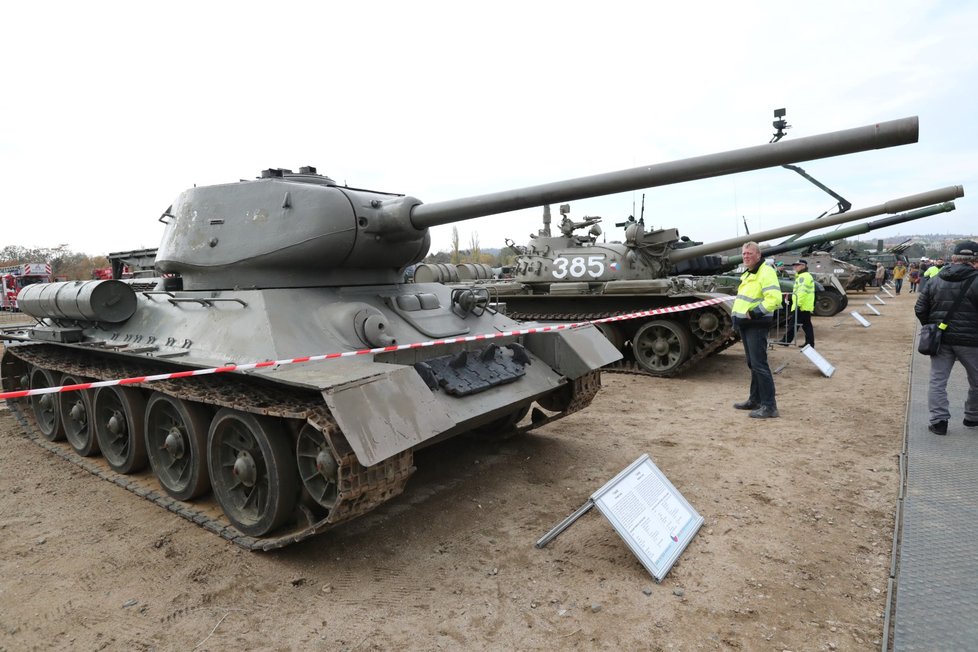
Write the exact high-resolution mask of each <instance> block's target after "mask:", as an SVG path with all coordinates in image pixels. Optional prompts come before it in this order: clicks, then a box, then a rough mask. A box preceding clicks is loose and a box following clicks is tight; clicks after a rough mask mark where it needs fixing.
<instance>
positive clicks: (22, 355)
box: [3, 344, 601, 551]
mask: <svg viewBox="0 0 978 652" xmlns="http://www.w3.org/2000/svg"><path fill="white" fill-rule="evenodd" d="M8 354H9V355H10V356H11V357H14V358H16V359H18V360H21V361H23V362H25V363H28V364H32V365H35V366H40V367H44V368H47V369H54V370H56V371H60V372H62V373H67V374H71V375H73V376H76V377H83V378H94V379H96V380H111V379H117V378H131V377H136V376H146V375H151V374H155V373H164V372H165V371H166V369H164V368H162V367H161V366H156V365H153V364H151V363H141V362H140V361H133V360H126V359H121V358H116V357H107V356H99V355H92V354H91V353H89V352H87V351H80V350H77V349H65V348H62V347H58V346H53V345H46V344H38V345H21V346H13V347H9V348H7V349H5V351H4V360H3V362H4V367H5V368H6V367H9V363H10V361H9V359H8V358H7V357H6V356H7V355H8ZM136 386H139V387H147V388H151V389H153V390H156V391H159V392H161V393H163V394H167V395H169V396H173V397H175V398H179V399H182V400H187V401H196V402H199V403H204V404H208V405H214V406H220V407H229V408H233V409H236V410H242V411H244V412H251V413H254V414H261V415H266V416H272V417H281V418H285V419H305V420H306V422H307V423H309V424H310V425H312V426H313V427H314V428H316V429H317V430H319V431H320V432H322V433H323V436H324V437H325V438H326V441H327V443H328V444H329V446H330V449H331V452H332V453H333V456H334V458H335V459H336V461H337V464H338V467H339V468H338V496H337V501H336V504H335V505H334V506H333V507H332V508H331V509H330V511H329V514H328V515H327V516H326V517H325V518H320V519H318V520H317V519H316V517H315V516H314V515H313V514H312V512H311V511H309V510H308V508H306V507H305V506H303V505H301V503H300V510H301V511H302V512H303V514H304V516H305V523H302V524H298V525H296V526H295V527H293V529H292V530H290V531H288V532H286V533H284V534H279V535H277V536H270V537H261V538H258V537H252V536H248V535H245V534H242V533H241V532H239V531H238V530H237V529H235V528H234V527H233V526H232V525H231V524H230V523H229V522H228V521H227V519H226V518H225V517H224V516H223V515H221V516H219V517H215V516H214V515H213V514H211V513H209V512H208V511H206V510H203V509H200V508H198V507H196V506H195V505H194V504H192V503H187V502H182V501H179V500H174V499H173V498H171V497H170V496H169V495H167V494H166V493H165V492H164V491H162V490H158V489H157V488H156V483H155V480H154V481H153V483H152V484H149V483H146V482H143V481H141V480H140V479H137V478H134V477H133V476H127V475H123V474H121V473H117V472H115V471H113V470H112V469H110V468H109V467H108V466H107V465H104V464H99V463H98V462H96V461H94V459H92V458H86V457H82V456H81V455H79V454H78V453H76V452H75V451H74V449H72V448H71V446H69V445H68V444H67V443H64V442H59V443H53V442H50V441H48V440H46V439H44V438H43V437H42V436H41V435H40V434H39V432H38V431H37V430H36V428H35V426H36V424H35V423H34V417H33V414H32V411H31V410H30V409H29V407H28V408H27V409H26V410H22V409H21V407H22V406H29V399H18V400H8V401H7V404H8V405H9V406H10V407H11V410H12V412H13V414H14V415H15V416H16V418H17V420H18V421H19V422H20V423H21V425H22V427H23V429H24V432H25V435H26V436H27V437H28V438H29V439H31V440H32V441H34V443H36V444H37V445H39V446H40V447H42V448H44V449H45V450H48V451H50V452H51V453H54V454H55V455H57V456H58V457H61V458H63V459H65V460H67V461H69V462H71V463H72V464H75V465H76V466H78V467H80V468H82V469H84V470H86V471H88V472H89V473H92V474H93V475H95V476H98V477H99V478H101V479H103V480H108V481H109V482H112V483H114V484H116V485H118V486H120V487H122V488H123V489H126V490H128V491H130V492H132V493H134V494H136V495H137V496H139V497H141V498H145V499H146V500H149V501H151V502H153V503H156V504H157V505H159V506H160V507H163V508H165V509H167V510H169V511H171V512H173V513H174V514H176V515H178V516H180V517H181V518H184V519H185V520H188V521H190V522H191V523H194V524H196V525H199V526H200V527H202V528H204V529H205V530H209V531H211V532H213V533H214V534H217V535H219V536H221V537H223V538H225V539H227V540H228V541H230V542H232V543H234V544H235V545H237V546H240V547H242V548H244V549H246V550H251V551H267V550H275V549H278V548H283V547H285V546H287V545H290V544H293V543H298V542H299V541H302V540H304V539H307V538H309V537H311V536H313V535H314V534H317V533H319V532H324V531H326V530H328V529H329V528H331V527H332V526H334V525H336V524H338V523H341V522H344V521H348V520H351V519H353V518H356V517H358V516H360V515H362V514H365V513H367V512H369V511H371V510H373V509H375V508H376V507H378V506H379V505H381V504H382V503H384V502H387V501H388V500H390V499H392V498H394V497H395V496H397V495H399V494H400V493H401V492H402V491H403V490H404V487H405V485H406V484H407V480H408V478H409V477H410V476H411V474H412V473H413V472H414V470H415V467H414V465H413V459H414V458H413V453H412V451H411V450H406V451H403V452H401V453H398V454H397V455H394V456H392V457H390V458H388V459H386V460H384V461H383V462H381V463H379V464H376V465H374V466H371V467H364V466H363V465H361V464H360V462H359V461H358V460H357V459H356V454H355V453H354V452H353V449H352V448H351V447H350V445H349V443H348V442H347V441H346V438H345V437H344V436H343V433H342V432H341V431H340V428H339V426H338V425H337V423H336V420H335V419H333V417H332V415H331V414H330V413H329V410H328V409H327V407H326V406H325V404H323V403H322V402H321V401H322V398H321V397H320V396H319V395H318V393H316V392H312V391H309V392H305V393H303V392H301V391H297V390H295V388H291V387H289V388H280V387H275V386H274V385H269V384H267V383H263V382H259V381H256V380H255V379H252V378H247V377H244V376H243V375H241V374H233V375H232V374H222V375H221V377H215V376H213V375H208V376H194V377H191V378H185V379H180V380H163V381H157V382H153V383H139V384H136ZM571 388H572V389H571V397H570V400H569V403H568V406H567V408H566V409H564V410H563V411H561V412H559V413H558V414H555V415H552V416H549V417H547V418H546V419H543V420H538V421H536V422H533V423H530V424H528V425H526V426H523V427H521V428H517V429H516V431H517V433H523V432H526V431H528V430H532V429H534V428H539V427H540V426H542V425H545V424H547V423H550V422H552V421H556V420H557V419H560V418H562V417H564V416H567V415H568V414H571V413H573V412H577V411H578V410H580V409H583V408H585V407H587V405H588V404H590V403H591V401H592V399H593V398H594V396H595V395H596V394H597V392H598V390H599V389H600V388H601V374H600V372H598V371H592V372H590V373H588V374H585V375H584V376H581V377H580V378H578V379H576V380H574V381H572V382H571Z"/></svg>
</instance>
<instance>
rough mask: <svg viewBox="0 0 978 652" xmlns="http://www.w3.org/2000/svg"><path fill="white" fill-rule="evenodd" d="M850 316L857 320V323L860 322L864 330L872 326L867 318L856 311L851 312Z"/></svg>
mask: <svg viewBox="0 0 978 652" xmlns="http://www.w3.org/2000/svg"><path fill="white" fill-rule="evenodd" d="M849 314H850V315H852V318H853V319H855V320H856V321H858V322H859V323H860V324H862V325H863V328H869V327H870V325H871V324H870V323H869V322H868V321H866V318H865V317H863V316H862V315H860V314H859V313H858V312H856V311H855V310H850V311H849Z"/></svg>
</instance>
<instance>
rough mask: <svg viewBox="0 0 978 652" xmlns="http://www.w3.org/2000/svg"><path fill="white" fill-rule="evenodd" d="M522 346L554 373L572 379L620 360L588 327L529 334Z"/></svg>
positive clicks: (593, 330) (591, 327)
mask: <svg viewBox="0 0 978 652" xmlns="http://www.w3.org/2000/svg"><path fill="white" fill-rule="evenodd" d="M524 345H525V346H526V348H527V349H528V350H529V351H530V352H532V353H533V354H534V355H536V356H537V357H539V358H540V359H541V360H543V362H544V363H545V364H547V365H549V366H550V367H552V368H553V369H554V370H556V371H557V373H559V374H561V375H564V376H566V377H568V378H572V379H573V378H580V377H581V376H583V375H584V374H586V373H589V372H591V371H594V370H595V369H597V368H599V367H603V366H605V365H607V364H611V363H612V362H617V361H618V360H621V352H620V351H619V350H618V349H616V348H615V347H614V346H613V345H612V344H611V342H609V341H608V340H607V339H606V338H605V336H604V335H602V334H601V331H599V330H598V329H597V328H595V327H594V326H591V325H588V326H582V327H580V328H574V329H571V330H563V331H554V332H551V333H532V334H530V335H527V336H526V338H525V339H524Z"/></svg>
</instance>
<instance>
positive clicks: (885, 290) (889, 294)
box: [880, 287, 893, 299]
mask: <svg viewBox="0 0 978 652" xmlns="http://www.w3.org/2000/svg"><path fill="white" fill-rule="evenodd" d="M880 289H881V290H883V291H884V292H886V294H887V296H888V297H890V298H891V299H892V298H893V293H892V292H890V291H889V290H887V289H886V288H885V287H883V288H880Z"/></svg>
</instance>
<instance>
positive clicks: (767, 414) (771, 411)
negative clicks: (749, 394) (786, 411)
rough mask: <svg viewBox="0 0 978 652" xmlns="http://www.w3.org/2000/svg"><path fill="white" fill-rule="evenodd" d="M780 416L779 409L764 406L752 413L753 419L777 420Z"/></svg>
mask: <svg viewBox="0 0 978 652" xmlns="http://www.w3.org/2000/svg"><path fill="white" fill-rule="evenodd" d="M779 416H781V415H780V414H778V408H776V407H768V406H766V405H762V406H761V407H759V408H757V409H756V410H753V411H751V413H750V417H751V418H752V419H777V418H778V417H779Z"/></svg>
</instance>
